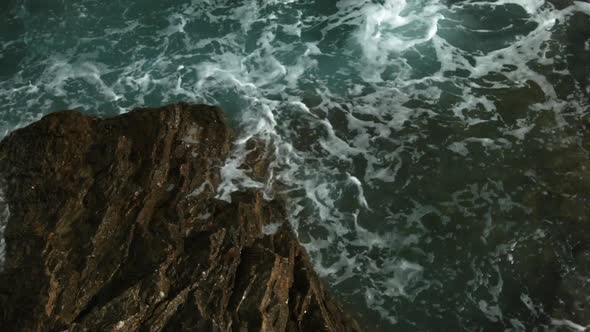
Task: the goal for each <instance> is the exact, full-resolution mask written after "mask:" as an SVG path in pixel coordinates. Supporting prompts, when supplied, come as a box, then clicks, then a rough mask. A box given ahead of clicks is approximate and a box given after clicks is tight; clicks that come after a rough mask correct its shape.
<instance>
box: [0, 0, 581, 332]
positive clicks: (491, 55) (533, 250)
mask: <svg viewBox="0 0 590 332" xmlns="http://www.w3.org/2000/svg"><path fill="white" fill-rule="evenodd" d="M175 101H189V102H200V103H209V104H217V105H220V106H222V107H223V108H224V109H225V110H226V111H227V112H228V114H229V116H230V118H231V120H232V123H233V124H234V125H235V126H236V128H238V129H239V133H240V137H239V139H238V140H237V141H236V146H235V149H234V153H233V156H232V158H230V159H229V160H228V161H227V164H226V166H225V167H224V168H223V169H222V173H223V175H224V177H225V179H226V181H225V182H224V184H223V185H222V186H220V188H218V191H219V198H220V199H226V198H227V197H228V194H229V193H230V192H231V191H234V190H239V189H241V188H244V187H265V188H266V190H267V192H268V194H269V196H272V195H274V194H277V193H280V194H285V195H287V196H288V197H289V199H290V204H291V207H290V208H291V222H292V223H293V225H294V226H296V227H297V229H298V232H299V236H300V239H301V241H302V242H304V243H305V244H306V247H307V248H308V250H309V251H310V253H311V255H312V257H313V259H314V262H315V264H316V267H317V270H318V272H319V273H320V274H321V275H322V276H323V277H324V278H325V280H326V281H327V282H328V283H329V285H330V286H331V287H332V289H333V290H334V292H335V293H336V294H337V295H338V297H339V298H340V299H342V300H343V301H344V302H345V303H346V305H347V307H348V308H349V309H350V310H351V311H354V312H358V314H359V320H360V321H361V322H362V323H363V324H365V326H366V327H367V329H368V330H378V331H393V330H395V331H504V330H506V331H533V330H536V331H546V330H549V331H553V330H556V331H581V330H583V329H584V327H585V326H588V325H589V324H590V299H589V298H588V296H589V295H587V294H590V245H589V244H590V242H589V241H590V220H589V219H590V208H589V206H590V204H589V203H590V174H589V170H590V154H589V149H590V114H589V113H590V109H589V105H590V3H588V2H570V1H567V0H563V1H556V2H554V3H546V2H544V1H540V0H513V1H501V2H488V1H481V2H474V1H447V2H444V1H437V0H422V1H410V0H407V1H403V0H383V1H367V0H365V1H352V0H340V1H320V0H316V1H312V0H306V1H296V0H290V1H289V0H267V1H255V0H249V1H248V0H239V1H214V0H208V1H207V0H203V1H180V0H178V1H172V0H166V1H156V0H143V1H140V0H135V1H115V0H112V1H93V0H80V1H65V0H63V1H58V0H44V1H43V0H26V1H22V0H9V1H6V0H5V1H4V2H2V4H0V132H1V133H2V135H6V134H7V133H9V132H10V131H11V130H14V128H17V127H19V126H23V125H26V124H27V123H30V122H32V121H34V120H36V119H38V118H39V117H41V116H42V115H44V114H47V113H50V112H53V111H57V110H62V109H67V108H76V109H81V110H83V111H84V112H87V113H90V114H98V115H114V114H119V113H121V112H125V111H127V110H129V109H130V108H133V107H138V106H158V105H163V104H167V103H171V102H175ZM250 137H258V138H260V139H263V140H265V141H267V142H268V144H269V145H268V146H269V149H270V150H271V151H272V152H273V156H274V162H273V164H272V167H271V168H272V174H273V176H272V178H271V179H270V180H269V182H268V183H257V182H254V181H252V180H250V179H249V178H248V173H247V172H244V171H241V170H239V169H238V167H237V166H238V165H239V164H240V160H241V158H243V156H244V154H245V151H246V147H245V144H244V143H243V142H245V141H246V140H247V139H248V138H250ZM271 188H274V190H273V189H271Z"/></svg>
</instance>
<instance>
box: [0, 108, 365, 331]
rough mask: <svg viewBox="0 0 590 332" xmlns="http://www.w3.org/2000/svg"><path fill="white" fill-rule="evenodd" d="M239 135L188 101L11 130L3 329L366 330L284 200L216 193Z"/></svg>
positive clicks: (0, 308) (64, 116)
mask: <svg viewBox="0 0 590 332" xmlns="http://www.w3.org/2000/svg"><path fill="white" fill-rule="evenodd" d="M231 138H232V133H231V132H230V130H229V129H228V126H227V124H226V122H225V120H224V116H223V114H222V111H221V110H220V109H218V108H214V107H209V106H203V105H197V106H189V105H185V104H178V105H172V106H168V107H165V108H161V109H143V110H136V111H132V112H130V113H127V114H124V115H121V116H118V117H115V118H110V119H98V118H95V117H90V116H85V115H82V114H80V113H78V112H74V111H65V112H59V113H54V114H51V115H48V116H46V117H44V118H43V119H42V120H40V121H38V122H36V123H34V124H32V125H30V126H28V127H26V128H23V129H20V130H17V131H15V132H13V133H12V134H11V135H10V136H8V137H7V138H6V139H5V140H4V141H3V142H2V143H1V144H0V172H1V174H2V176H3V181H4V194H5V199H6V202H7V204H8V206H9V207H10V217H9V220H8V223H7V225H6V231H5V238H6V262H5V264H4V268H3V272H2V273H1V274H0V326H2V330H4V331H64V330H65V331H139V330H142V331H147V330H149V331H217V330H221V331H230V330H231V331H259V330H262V331H284V330H288V331H321V330H326V331H353V330H358V326H357V324H356V323H355V322H354V321H353V320H352V319H350V318H349V317H348V316H347V315H345V314H344V313H343V311H342V309H341V307H340V306H339V305H338V304H337V303H336V302H335V301H334V300H333V299H332V298H331V297H330V296H329V295H328V294H327V292H326V290H325V288H324V286H323V284H322V282H321V281H320V280H319V279H318V277H317V276H316V274H315V273H314V271H313V269H312V264H311V263H310V261H309V258H308V256H307V254H306V253H305V251H304V249H303V248H302V247H301V246H300V245H299V244H298V242H297V240H296V237H295V235H294V233H293V232H292V230H291V229H290V227H289V224H288V223H287V222H286V215H285V210H284V207H283V204H282V203H281V201H278V200H274V201H266V200H264V199H263V198H262V194H261V193H259V192H255V191H248V192H242V193H237V194H234V195H233V196H232V202H231V203H228V202H225V201H220V200H217V199H215V189H216V188H217V186H218V185H219V184H220V181H221V179H220V168H221V166H222V165H223V163H224V160H225V158H226V157H227V155H228V153H229V150H230V145H231ZM247 163H249V164H248V165H245V167H250V168H252V169H253V170H254V171H255V172H256V170H257V169H260V163H264V159H263V158H255V157H250V158H247Z"/></svg>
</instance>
